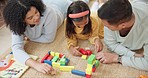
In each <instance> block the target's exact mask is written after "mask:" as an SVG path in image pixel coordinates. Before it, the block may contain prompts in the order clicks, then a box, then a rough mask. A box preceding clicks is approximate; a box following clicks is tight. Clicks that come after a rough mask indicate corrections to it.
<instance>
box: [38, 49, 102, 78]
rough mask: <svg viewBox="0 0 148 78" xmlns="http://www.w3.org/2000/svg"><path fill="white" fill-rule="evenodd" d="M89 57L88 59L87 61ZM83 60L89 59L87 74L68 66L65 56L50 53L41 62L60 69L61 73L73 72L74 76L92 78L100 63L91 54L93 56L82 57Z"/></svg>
mask: <svg viewBox="0 0 148 78" xmlns="http://www.w3.org/2000/svg"><path fill="white" fill-rule="evenodd" d="M87 57H88V59H87ZM82 58H83V59H87V68H86V70H85V72H83V71H80V70H75V69H74V66H67V65H68V63H69V59H68V58H66V56H65V55H64V54H61V53H57V52H52V51H49V52H48V53H47V54H46V55H45V56H44V57H43V58H42V60H41V63H47V64H49V65H51V66H52V67H55V68H59V69H60V71H64V72H71V73H72V74H75V75H79V76H84V77H86V78H91V75H92V72H95V70H96V68H97V67H98V66H99V61H98V60H96V56H95V55H94V54H92V53H91V55H90V54H89V55H82Z"/></svg>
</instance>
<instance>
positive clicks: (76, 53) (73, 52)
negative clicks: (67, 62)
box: [70, 46, 82, 56]
mask: <svg viewBox="0 0 148 78" xmlns="http://www.w3.org/2000/svg"><path fill="white" fill-rule="evenodd" d="M78 49H79V47H74V46H70V51H71V52H72V54H73V55H74V56H81V55H82V53H80V52H79V50H78Z"/></svg>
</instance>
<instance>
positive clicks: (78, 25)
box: [73, 17, 89, 28]
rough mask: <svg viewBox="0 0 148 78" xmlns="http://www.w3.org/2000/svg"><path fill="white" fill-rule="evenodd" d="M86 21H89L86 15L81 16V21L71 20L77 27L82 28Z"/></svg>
mask: <svg viewBox="0 0 148 78" xmlns="http://www.w3.org/2000/svg"><path fill="white" fill-rule="evenodd" d="M88 22H89V19H88V17H83V19H82V21H80V22H75V21H73V24H74V25H75V26H77V27H80V28H84V26H85V25H87V24H88Z"/></svg>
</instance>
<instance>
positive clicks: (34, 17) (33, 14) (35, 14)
mask: <svg viewBox="0 0 148 78" xmlns="http://www.w3.org/2000/svg"><path fill="white" fill-rule="evenodd" d="M25 22H26V23H27V24H29V25H37V24H39V23H40V13H39V11H38V10H37V9H36V8H35V7H33V6H32V7H31V8H30V10H29V11H28V12H27V14H26V17H25Z"/></svg>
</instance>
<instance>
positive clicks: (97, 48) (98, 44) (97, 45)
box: [95, 38, 103, 52]
mask: <svg viewBox="0 0 148 78" xmlns="http://www.w3.org/2000/svg"><path fill="white" fill-rule="evenodd" d="M102 50H103V44H102V42H101V40H100V39H98V38H97V39H95V51H97V52H100V51H102Z"/></svg>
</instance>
